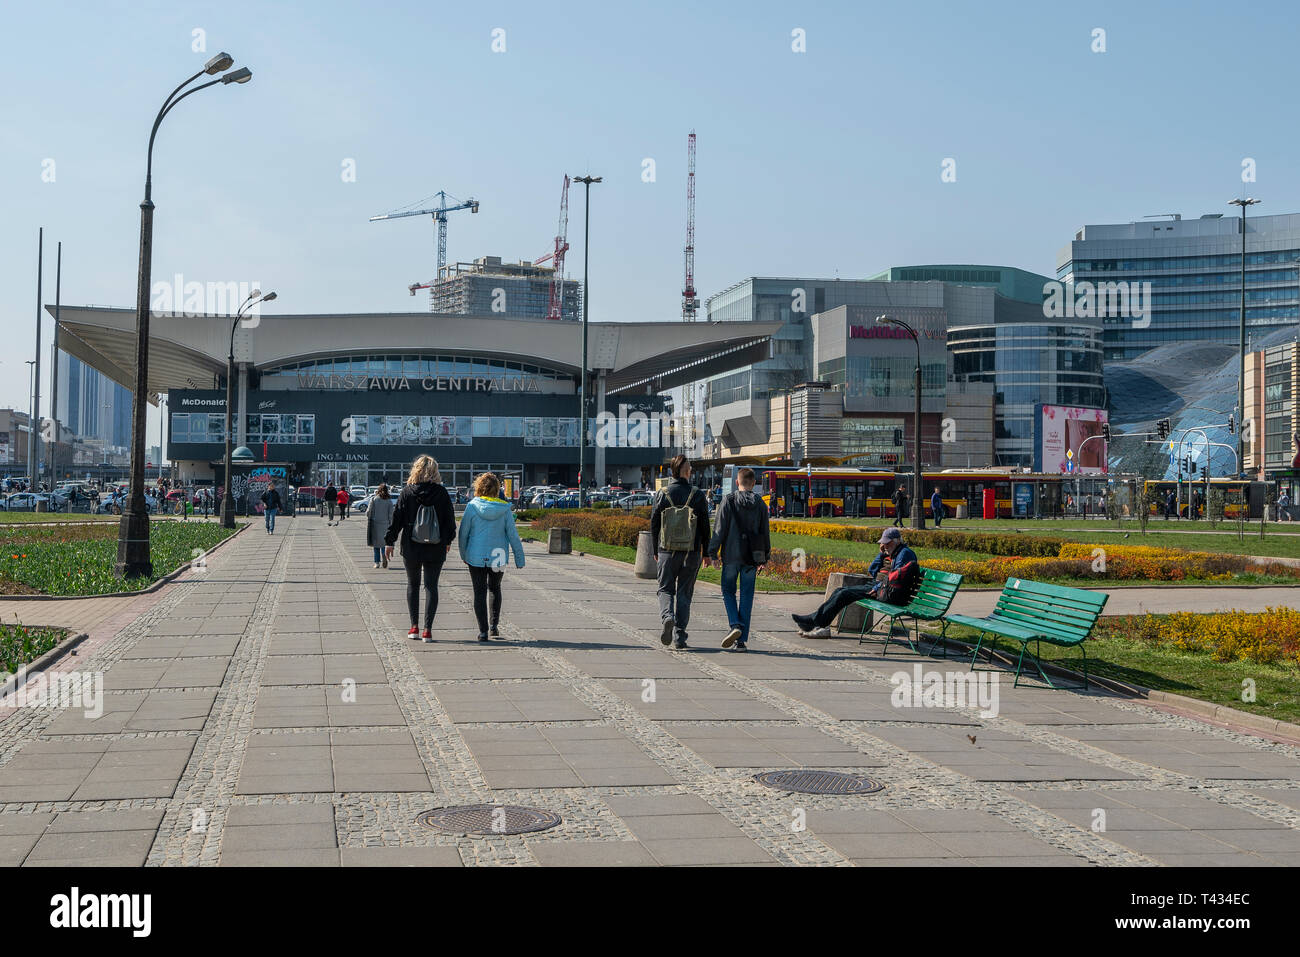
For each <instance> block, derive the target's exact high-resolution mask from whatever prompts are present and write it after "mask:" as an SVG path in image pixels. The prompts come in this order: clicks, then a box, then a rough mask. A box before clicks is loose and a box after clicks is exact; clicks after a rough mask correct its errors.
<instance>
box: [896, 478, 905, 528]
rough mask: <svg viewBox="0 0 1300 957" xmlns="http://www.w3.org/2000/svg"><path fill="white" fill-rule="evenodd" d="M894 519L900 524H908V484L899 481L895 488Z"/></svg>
mask: <svg viewBox="0 0 1300 957" xmlns="http://www.w3.org/2000/svg"><path fill="white" fill-rule="evenodd" d="M893 499H894V521H896V522H897V523H898V524H899V525H906V524H907V486H906V485H903V484H902V483H899V486H898V488H896V489H894V495H893Z"/></svg>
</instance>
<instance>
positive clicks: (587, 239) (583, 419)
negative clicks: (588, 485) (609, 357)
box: [573, 175, 601, 508]
mask: <svg viewBox="0 0 1300 957" xmlns="http://www.w3.org/2000/svg"><path fill="white" fill-rule="evenodd" d="M573 181H574V182H575V183H582V184H583V185H584V186H586V187H587V196H586V209H585V210H584V214H585V217H586V220H585V222H584V224H583V227H582V373H581V375H580V377H579V379H578V405H579V412H578V508H582V507H584V506H585V505H586V502H587V491H586V489H585V488H584V487H583V484H582V483H583V480H584V475H583V473H584V472H585V471H586V469H587V315H588V313H589V311H590V309H591V289H590V287H589V286H588V285H587V266H588V264H589V263H590V261H591V184H592V183H599V182H600V181H601V177H599V176H590V175H588V176H575V177H573Z"/></svg>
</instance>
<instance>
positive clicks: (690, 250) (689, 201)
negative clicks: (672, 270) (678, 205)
mask: <svg viewBox="0 0 1300 957" xmlns="http://www.w3.org/2000/svg"><path fill="white" fill-rule="evenodd" d="M699 308H700V300H699V299H698V298H697V297H696V295H695V131H694V130H691V135H690V136H688V137H687V138H686V283H685V287H684V288H683V289H682V320H683V321H684V322H694V321H695V313H696V310H698V309H699Z"/></svg>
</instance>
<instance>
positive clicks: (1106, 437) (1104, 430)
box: [1101, 422, 1110, 442]
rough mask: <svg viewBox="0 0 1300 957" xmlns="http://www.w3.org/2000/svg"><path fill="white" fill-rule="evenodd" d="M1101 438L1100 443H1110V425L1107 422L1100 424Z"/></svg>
mask: <svg viewBox="0 0 1300 957" xmlns="http://www.w3.org/2000/svg"><path fill="white" fill-rule="evenodd" d="M1101 438H1102V441H1104V442H1109V441H1110V423H1109V422H1103V423H1102V424H1101Z"/></svg>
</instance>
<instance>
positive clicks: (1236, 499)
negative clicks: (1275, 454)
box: [1146, 478, 1268, 519]
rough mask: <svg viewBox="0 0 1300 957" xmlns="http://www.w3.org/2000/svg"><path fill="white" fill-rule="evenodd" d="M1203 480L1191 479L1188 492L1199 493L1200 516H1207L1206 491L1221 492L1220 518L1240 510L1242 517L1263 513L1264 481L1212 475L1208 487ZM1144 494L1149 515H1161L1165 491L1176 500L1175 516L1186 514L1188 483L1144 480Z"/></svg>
mask: <svg viewBox="0 0 1300 957" xmlns="http://www.w3.org/2000/svg"><path fill="white" fill-rule="evenodd" d="M1205 486H1206V482H1205V479H1196V480H1193V481H1192V482H1191V494H1193V495H1195V494H1200V495H1201V496H1202V497H1203V501H1202V502H1201V509H1200V517H1201V518H1207V517H1208V513H1209V504H1210V499H1209V497H1210V494H1212V493H1214V492H1216V491H1221V492H1222V493H1223V517H1224V518H1233V519H1235V518H1237V517H1239V515H1240V513H1241V511H1242V509H1243V508H1244V509H1245V510H1246V518H1248V519H1252V518H1259V517H1260V516H1261V515H1263V514H1264V505H1265V504H1266V503H1267V501H1268V483H1267V482H1252V481H1250V480H1248V479H1231V478H1212V479H1210V481H1209V486H1210V487H1209V489H1208V490H1207V489H1206V487H1205ZM1146 490H1147V495H1148V496H1150V498H1151V500H1152V502H1151V506H1150V508H1151V514H1152V515H1164V514H1165V501H1166V500H1167V499H1168V497H1169V493H1170V492H1173V493H1174V499H1175V501H1177V503H1178V516H1179V518H1188V517H1190V511H1189V509H1190V504H1189V502H1188V501H1187V498H1188V483H1187V482H1175V481H1173V480H1154V479H1153V480H1149V481H1148V482H1147V483H1146Z"/></svg>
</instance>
